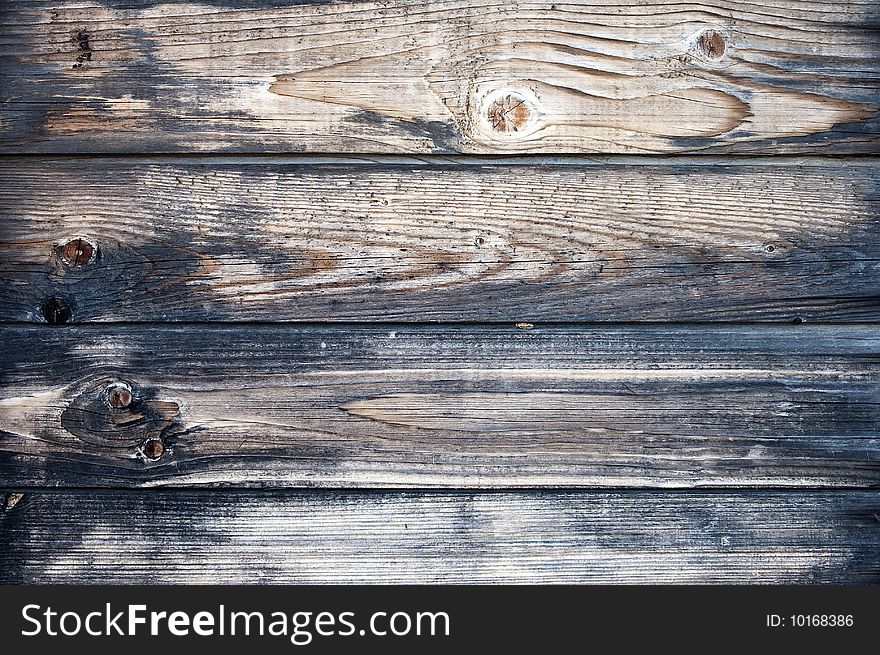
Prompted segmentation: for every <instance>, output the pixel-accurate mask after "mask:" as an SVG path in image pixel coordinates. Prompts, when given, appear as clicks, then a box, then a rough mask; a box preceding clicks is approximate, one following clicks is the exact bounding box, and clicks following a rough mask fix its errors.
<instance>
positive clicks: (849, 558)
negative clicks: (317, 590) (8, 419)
mask: <svg viewBox="0 0 880 655" xmlns="http://www.w3.org/2000/svg"><path fill="white" fill-rule="evenodd" d="M8 504H9V502H8V501H7V505H8ZM878 512H880V497H878V494H876V493H866V492H835V493H823V492H815V491H803V492H797V493H790V492H789V493H781V492H766V491H763V492H752V493H744V492H727V493H706V492H690V493H661V492H647V493H646V492H640V493H639V492H616V493H596V492H594V493H587V492H581V493H560V492H543V493H542V492H519V493H510V492H508V493H498V492H492V493H476V494H474V493H422V492H408V493H381V494H376V493H374V494H365V493H350V492H349V493H340V492H321V493H301V492H295V493H293V492H272V493H268V492H250V493H223V492H216V491H215V492H210V493H206V492H184V491H175V492H160V491H157V490H153V491H151V492H138V493H120V492H113V493H95V492H83V493H63V494H60V493H59V494H50V493H30V492H25V493H24V494H23V495H22V496H18V495H15V496H13V506H12V507H11V509H8V510H6V511H0V582H4V583H11V582H14V583H71V582H76V583H149V584H157V583H178V582H182V581H186V582H190V583H273V582H274V583H346V584H347V583H385V584H387V583H439V582H443V583H453V584H462V583H479V582H482V583H502V582H513V583H586V582H604V583H609V582H613V583H651V584H654V583H752V584H775V583H853V582H873V583H877V582H880V517H878Z"/></svg>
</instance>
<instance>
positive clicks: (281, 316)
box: [0, 158, 880, 322]
mask: <svg viewBox="0 0 880 655" xmlns="http://www.w3.org/2000/svg"><path fill="white" fill-rule="evenodd" d="M295 161H296V160H294V162H295ZM757 161H758V162H761V161H764V160H757ZM0 177H2V179H3V181H4V184H3V187H2V189H0V216H2V217H3V218H2V223H0V299H2V303H0V320H5V321H9V320H18V321H35V322H42V321H44V320H46V318H47V317H49V318H50V319H51V317H52V315H53V314H52V313H51V312H47V311H46V310H45V308H44V303H46V301H47V300H49V299H52V298H60V299H62V300H64V301H65V302H66V303H68V305H69V306H70V310H71V312H70V313H71V316H70V319H69V320H72V321H74V322H79V321H185V320H197V321H200V320H208V321H215V320H221V321H303V320H305V321H308V320H312V321H315V320H317V321H346V320H358V321H372V320H396V321H462V320H463V321H510V322H516V321H526V322H545V321H646V320H647V321H686V320H699V321H719V320H720V321H730V320H752V321H798V320H820V321H827V320H834V321H864V320H878V319H880V255H878V253H880V222H878V221H880V219H878V216H880V167H878V164H877V162H876V161H874V160H873V159H865V160H858V161H850V162H849V163H844V162H839V161H837V162H830V163H825V164H818V163H816V162H812V163H810V164H807V165H803V164H798V163H796V162H790V163H781V164H778V165H767V164H766V161H764V163H763V164H762V163H756V162H754V161H753V162H752V163H728V164H725V165H716V166H711V167H708V166H700V165H697V164H693V163H685V164H677V163H672V164H670V163H665V164H664V163H658V162H654V163H642V164H635V163H631V164H600V163H595V162H594V163H589V162H580V163H570V164H550V163H546V162H545V163H543V164H524V165H514V164H489V163H486V162H483V163H482V164H473V165H471V164H464V163H458V162H451V163H450V162H445V163H444V162H437V163H434V164H432V165H429V164H420V163H418V162H410V163H404V162H398V163H365V164H360V165H358V164H339V165H331V164H300V163H293V162H287V163H278V162H276V163H271V162H263V163H260V162H259V160H253V159H244V160H230V161H224V160H210V161H208V162H204V161H200V160H198V159H196V160H192V161H175V160H165V161H153V160H150V159H145V160H138V159H135V160H118V159H116V160H113V159H61V160H53V159H41V158H40V159H31V158H10V159H6V160H4V161H0ZM78 245H79V246H80V247H82V248H86V249H87V250H88V252H87V253H84V252H83V251H82V250H80V251H79V252H80V256H79V258H78V259H77V256H76V253H77V246H78Z"/></svg>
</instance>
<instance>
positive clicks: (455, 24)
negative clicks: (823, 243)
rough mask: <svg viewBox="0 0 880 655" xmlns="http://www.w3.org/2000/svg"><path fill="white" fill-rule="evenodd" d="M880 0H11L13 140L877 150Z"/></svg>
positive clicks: (6, 36)
mask: <svg viewBox="0 0 880 655" xmlns="http://www.w3.org/2000/svg"><path fill="white" fill-rule="evenodd" d="M878 12H880V9H878V3H877V2H875V1H869V2H840V1H834V2H818V1H811V0H774V2H772V3H770V4H767V3H753V2H745V1H740V0H704V1H703V2H698V3H690V4H682V3H679V2H674V1H673V0H613V1H608V0H595V1H586V2H576V3H568V2H554V3H551V2H529V1H523V2H515V3H506V4H498V3H493V2H489V1H488V0H433V1H432V2H429V3H412V2H406V1H403V0H393V1H391V2H382V3H376V2H354V1H349V2H324V1H298V2H276V1H274V0H263V1H261V2H242V1H239V0H220V1H214V0H203V1H202V2H189V3H186V2H175V3H157V2H153V1H152V0H130V1H127V2H125V3H115V2H101V1H98V0H90V1H87V2H82V1H80V0H51V1H47V0H18V1H16V2H8V3H4V5H3V8H2V14H0V20H2V36H0V38H2V46H3V47H2V52H0V89H2V95H0V134H2V138H0V146H2V148H3V150H4V151H6V152H132V151H134V152H168V151H175V152H181V151H193V150H195V151H224V152H228V151H239V152H240V151H251V152H253V151H273V152H304V151H309V152H398V153H399V152H419V153H429V152H465V153H475V152H478V153H492V152H615V153H619V152H629V153H659V152H663V153H667V152H685V151H690V152H705V151H716V152H718V151H727V152H761V153H768V152H773V153H777V152H794V151H799V152H807V151H821V152H838V153H846V152H876V151H877V142H878V132H880V129H878V127H880V118H878V111H880V82H878V77H877V70H878V68H880V66H878V60H880V39H878V38H877V36H878V34H877V25H878Z"/></svg>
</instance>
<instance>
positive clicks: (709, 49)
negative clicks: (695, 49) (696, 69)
mask: <svg viewBox="0 0 880 655" xmlns="http://www.w3.org/2000/svg"><path fill="white" fill-rule="evenodd" d="M698 45H699V46H700V50H702V51H703V54H704V55H705V56H706V57H708V58H709V59H713V60H715V61H718V60H719V59H721V58H722V57H723V56H724V51H725V50H726V49H727V45H726V44H725V43H724V37H723V36H721V34H719V33H718V32H716V31H715V30H706V31H705V32H703V33H702V34H701V35H700V39H699V41H698Z"/></svg>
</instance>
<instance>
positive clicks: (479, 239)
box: [474, 237, 486, 246]
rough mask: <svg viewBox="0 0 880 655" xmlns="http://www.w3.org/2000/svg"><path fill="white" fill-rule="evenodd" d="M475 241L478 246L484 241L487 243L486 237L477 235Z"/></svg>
mask: <svg viewBox="0 0 880 655" xmlns="http://www.w3.org/2000/svg"><path fill="white" fill-rule="evenodd" d="M474 243H475V244H476V245H478V246H482V245H483V244H484V243H486V239H484V238H483V237H477V238H476V239H474Z"/></svg>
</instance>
